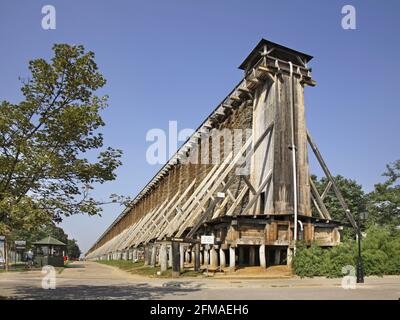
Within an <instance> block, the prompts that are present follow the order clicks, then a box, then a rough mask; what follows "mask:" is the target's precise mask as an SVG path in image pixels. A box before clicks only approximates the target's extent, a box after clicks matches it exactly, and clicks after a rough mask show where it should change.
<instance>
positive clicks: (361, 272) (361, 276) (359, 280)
mask: <svg viewBox="0 0 400 320" xmlns="http://www.w3.org/2000/svg"><path fill="white" fill-rule="evenodd" d="M360 220H361V219H360V214H359V215H358V229H357V240H358V241H357V242H358V259H357V283H364V264H363V260H362V255H361V237H362V234H361V222H360Z"/></svg>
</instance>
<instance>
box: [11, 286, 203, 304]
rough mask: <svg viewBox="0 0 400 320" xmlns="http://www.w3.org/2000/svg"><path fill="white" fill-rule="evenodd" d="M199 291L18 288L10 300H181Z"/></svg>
mask: <svg viewBox="0 0 400 320" xmlns="http://www.w3.org/2000/svg"><path fill="white" fill-rule="evenodd" d="M198 290H200V287H199V286H197V287H193V288H182V287H180V286H179V285H176V284H175V283H174V282H171V283H168V282H167V283H164V285H163V286H162V287H154V286H149V285H148V284H147V283H139V284H135V285H123V286H116V285H113V286H88V285H77V286H63V287H57V288H56V289H53V290H52V289H49V290H45V289H42V288H33V287H18V288H16V289H15V290H14V294H13V296H12V297H10V298H11V299H17V300H25V299H29V300H138V299H161V298H162V297H163V296H165V295H166V294H169V295H173V296H175V297H176V299H179V296H184V295H186V294H188V293H190V292H195V291H198Z"/></svg>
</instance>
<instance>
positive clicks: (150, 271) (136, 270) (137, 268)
mask: <svg viewBox="0 0 400 320" xmlns="http://www.w3.org/2000/svg"><path fill="white" fill-rule="evenodd" d="M97 262H98V263H101V264H105V265H108V266H113V267H117V268H119V269H121V270H124V271H126V272H129V273H132V274H137V275H141V276H148V277H157V278H171V277H172V269H171V268H169V269H168V270H167V271H165V272H163V273H161V275H157V272H159V271H160V267H150V266H145V265H144V262H143V261H138V262H132V261H126V260H111V261H97ZM181 276H183V277H200V276H202V275H201V273H199V272H194V271H191V270H185V271H184V272H182V273H181Z"/></svg>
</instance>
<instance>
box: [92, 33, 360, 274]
mask: <svg viewBox="0 0 400 320" xmlns="http://www.w3.org/2000/svg"><path fill="white" fill-rule="evenodd" d="M311 59H312V57H311V56H309V55H307V54H304V53H302V52H299V51H296V50H293V49H290V48H287V47H284V46H282V45H279V44H276V43H273V42H271V41H267V40H264V39H263V40H261V41H260V42H259V44H258V45H257V46H256V47H255V48H254V50H253V51H252V52H251V53H250V55H249V56H248V57H247V58H246V59H245V60H244V62H243V63H242V64H241V65H240V69H242V70H243V71H244V77H243V79H242V80H241V81H240V82H239V84H238V85H237V86H236V87H235V88H234V89H233V90H232V92H231V93H230V94H229V95H228V96H227V97H226V98H225V99H224V100H223V101H222V102H221V103H220V104H219V105H218V106H217V108H216V109H215V110H214V111H213V112H212V113H211V114H210V116H209V117H208V118H207V119H206V120H205V121H204V122H203V123H202V125H201V126H200V127H199V128H198V129H197V130H196V132H195V133H194V134H193V135H192V136H191V137H190V138H189V139H188V140H187V142H186V143H185V144H184V145H183V146H182V147H181V148H180V149H179V150H178V152H177V153H176V154H175V155H174V156H173V157H172V158H171V159H170V160H169V161H168V163H167V164H165V166H164V167H163V168H162V169H161V170H160V171H159V172H158V173H157V174H156V175H155V176H154V178H153V179H152V180H151V181H150V182H149V184H148V185H147V186H146V187H145V188H144V189H143V190H142V191H141V192H140V193H139V195H138V196H137V197H136V198H135V200H134V201H133V203H132V204H131V205H130V206H129V207H128V208H126V209H125V211H124V212H123V213H122V214H121V215H120V216H119V217H118V218H117V219H116V220H115V221H114V223H113V224H112V225H111V226H110V227H109V228H108V229H107V230H106V231H105V233H104V234H103V235H102V236H101V237H100V239H98V240H97V242H96V243H95V244H94V245H93V247H92V248H91V249H90V250H89V251H88V253H87V254H86V257H87V258H88V259H121V258H123V259H145V263H147V264H149V265H155V264H157V263H159V264H160V265H161V269H162V270H166V269H167V268H168V267H169V266H172V267H173V270H174V272H176V273H178V272H179V270H180V269H181V268H182V267H183V266H184V264H185V262H193V264H194V267H195V269H196V270H199V269H200V266H201V265H205V264H207V265H208V264H209V265H210V267H211V268H217V267H220V268H224V267H230V268H231V269H233V270H234V269H235V267H236V266H238V265H260V266H263V267H267V266H269V265H273V264H285V263H287V264H290V262H291V257H292V255H293V253H294V251H295V245H296V241H297V240H303V241H306V242H307V243H311V242H313V241H316V242H317V243H318V244H319V245H321V246H334V245H336V244H338V243H339V242H340V234H339V228H340V226H339V224H338V223H337V222H335V221H332V219H331V216H330V214H329V212H328V210H327V208H326V206H325V205H324V197H325V195H326V194H327V192H329V190H331V189H332V190H333V191H334V192H335V194H336V195H337V197H338V199H339V201H340V202H341V204H342V206H343V209H344V210H345V211H346V214H347V215H348V217H349V219H350V222H351V223H352V224H353V226H354V227H355V222H354V220H353V219H352V216H351V214H350V212H349V210H348V208H347V206H346V203H345V202H344V200H343V197H342V196H341V194H340V191H339V189H338V188H337V186H336V183H335V181H334V179H333V177H332V175H331V174H330V172H329V170H328V168H327V166H326V164H325V162H324V160H323V159H322V156H321V155H320V153H319V151H318V149H317V146H316V144H315V143H314V141H313V140H312V138H311V136H310V134H309V132H308V130H307V127H306V121H305V110H304V87H305V86H306V85H308V86H314V85H315V82H314V80H313V79H312V77H311V69H310V68H309V67H308V66H307V63H308V62H309V61H310V60H311ZM246 129H247V130H246ZM216 132H217V133H218V134H219V135H218V134H217V135H216V134H215V133H216ZM221 132H225V133H226V132H235V133H240V132H241V133H242V134H241V135H240V134H236V135H235V134H233V138H232V139H231V138H230V137H229V135H221V134H220V133H221ZM245 132H247V133H250V134H247V135H246V134H244V133H245ZM215 137H217V138H215ZM308 145H310V147H311V150H312V151H313V152H314V153H315V155H316V157H317V159H318V161H319V163H320V164H321V166H322V169H323V170H324V172H325V174H326V176H327V177H328V179H329V184H328V186H327V189H326V190H325V191H324V192H323V193H322V194H319V193H318V190H317V189H316V187H315V185H314V183H313V181H312V180H311V178H310V172H309V164H308ZM210 153H211V155H210ZM215 157H216V158H218V159H217V160H218V161H215ZM211 158H212V159H211ZM313 212H315V213H316V215H313ZM201 235H215V238H216V242H215V244H214V245H213V246H211V247H210V248H209V249H206V247H205V246H203V245H200V244H199V237H200V236H201Z"/></svg>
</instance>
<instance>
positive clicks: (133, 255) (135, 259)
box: [132, 249, 139, 262]
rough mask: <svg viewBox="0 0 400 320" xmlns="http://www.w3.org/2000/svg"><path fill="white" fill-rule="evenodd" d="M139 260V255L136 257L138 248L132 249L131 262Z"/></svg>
mask: <svg viewBox="0 0 400 320" xmlns="http://www.w3.org/2000/svg"><path fill="white" fill-rule="evenodd" d="M138 260H139V257H138V249H133V252H132V261H133V262H136V261H138Z"/></svg>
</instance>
